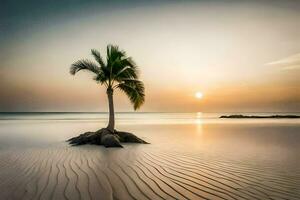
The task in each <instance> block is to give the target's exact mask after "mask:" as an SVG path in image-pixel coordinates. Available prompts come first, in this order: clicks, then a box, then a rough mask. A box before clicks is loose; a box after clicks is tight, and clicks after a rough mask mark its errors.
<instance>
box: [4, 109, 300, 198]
mask: <svg viewBox="0 0 300 200" xmlns="http://www.w3.org/2000/svg"><path fill="white" fill-rule="evenodd" d="M222 114H224V113H222ZM222 114H220V113H136V114H133V113H119V114H117V127H116V128H117V129H119V130H124V131H130V132H133V133H135V134H136V135H138V136H139V137H141V138H143V139H144V140H146V141H148V142H150V143H151V144H149V145H137V144H128V145H125V148H123V149H105V148H103V147H99V146H89V145H87V146H81V147H70V146H69V145H67V144H66V143H65V142H64V141H65V140H66V139H68V138H70V137H72V136H74V135H77V134H80V133H83V132H85V131H94V130H97V129H99V128H101V127H103V126H105V124H106V122H107V114H106V113H25V114H20V113H14V114H3V113H2V114H0V161H1V163H0V182H1V184H0V194H1V196H2V198H3V199H20V198H21V197H23V198H24V199H99V198H100V199H109V198H113V199H205V198H207V199H270V198H272V199H298V198H299V196H300V189H299V185H300V162H299V160H300V146H299V144H300V120H299V119H219V118H218V116H220V115H222ZM225 114H230V113H225ZM252 114H253V113H252ZM256 114H257V113H256ZM258 114H267V115H271V114H273V113H258Z"/></svg>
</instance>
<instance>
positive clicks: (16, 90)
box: [0, 0, 300, 112]
mask: <svg viewBox="0 0 300 200" xmlns="http://www.w3.org/2000/svg"><path fill="white" fill-rule="evenodd" d="M0 2H1V6H0V43H1V45H0V60H1V62H0V112H1V111H2V112H10V111H13V112H18V111H20V112H25V111H33V112H35V111H56V112H58V111H62V112H64V111H91V112H97V111H107V109H108V108H107V99H106V98H107V97H106V94H105V90H104V88H102V87H101V85H99V84H97V83H96V82H94V81H93V80H92V76H91V74H89V73H84V72H82V73H78V74H77V75H76V76H71V75H70V74H69V68H70V65H71V64H72V63H73V62H75V61H77V60H79V59H82V58H89V59H93V58H92V56H91V53H90V49H92V48H95V49H98V50H99V51H100V52H101V53H102V54H103V55H105V48H106V45H107V44H115V45H119V47H120V48H121V49H123V50H125V51H126V52H127V55H128V56H131V57H133V59H134V60H135V62H136V63H137V64H138V66H139V67H140V72H141V79H142V80H143V81H144V83H145V87H146V102H145V104H144V105H143V106H142V108H141V109H140V111H142V112H297V111H300V92H299V91H300V90H299V88H300V23H299V21H300V12H299V10H300V1H294V0H282V1H278V0H274V1H269V0H260V1H256V0H251V1H246V0H239V1H237V0H203V1H200V0H199V1H176V0H172V1H124V0H123V1H121V0H119V1H116V0H113V1H109V2H107V1H83V0H60V1H58V0H57V1H48V0H47V1H46V0H39V1H36V0H28V1H16V0H4V1H3V0H0ZM196 92H202V93H203V98H202V99H197V98H195V93H196ZM115 110H116V111H117V112H124V111H133V108H132V106H131V105H130V102H129V100H128V99H127V97H126V96H124V94H122V93H120V92H115Z"/></svg>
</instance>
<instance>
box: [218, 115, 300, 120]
mask: <svg viewBox="0 0 300 200" xmlns="http://www.w3.org/2000/svg"><path fill="white" fill-rule="evenodd" d="M220 118H234V119H243V118H255V119H260V118H263V119H265V118H272V119H273V118H275V119H292V118H300V116H299V115H265V116H259V115H222V116H220Z"/></svg>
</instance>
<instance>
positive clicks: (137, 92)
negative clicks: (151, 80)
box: [116, 79, 145, 110]
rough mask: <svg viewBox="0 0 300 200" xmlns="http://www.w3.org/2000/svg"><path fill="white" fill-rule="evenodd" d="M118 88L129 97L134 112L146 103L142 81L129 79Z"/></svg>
mask: <svg viewBox="0 0 300 200" xmlns="http://www.w3.org/2000/svg"><path fill="white" fill-rule="evenodd" d="M116 87H117V88H119V89H120V90H121V91H123V92H124V93H125V94H126V95H127V96H128V98H129V99H130V102H131V103H132V104H133V108H134V110H137V109H138V108H140V107H141V106H142V105H143V103H144V102H145V87H144V84H143V82H142V81H140V80H137V79H127V80H124V81H123V82H122V83H120V84H118V85H117V86H116Z"/></svg>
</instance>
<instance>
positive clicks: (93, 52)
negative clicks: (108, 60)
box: [91, 49, 105, 67]
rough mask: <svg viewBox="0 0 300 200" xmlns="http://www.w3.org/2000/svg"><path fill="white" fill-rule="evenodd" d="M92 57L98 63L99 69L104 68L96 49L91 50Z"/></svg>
mask: <svg viewBox="0 0 300 200" xmlns="http://www.w3.org/2000/svg"><path fill="white" fill-rule="evenodd" d="M91 52H92V55H93V56H94V58H95V60H96V61H97V62H98V63H99V65H100V66H101V67H105V63H104V61H103V58H102V56H101V54H100V52H99V51H98V50H96V49H91Z"/></svg>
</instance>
